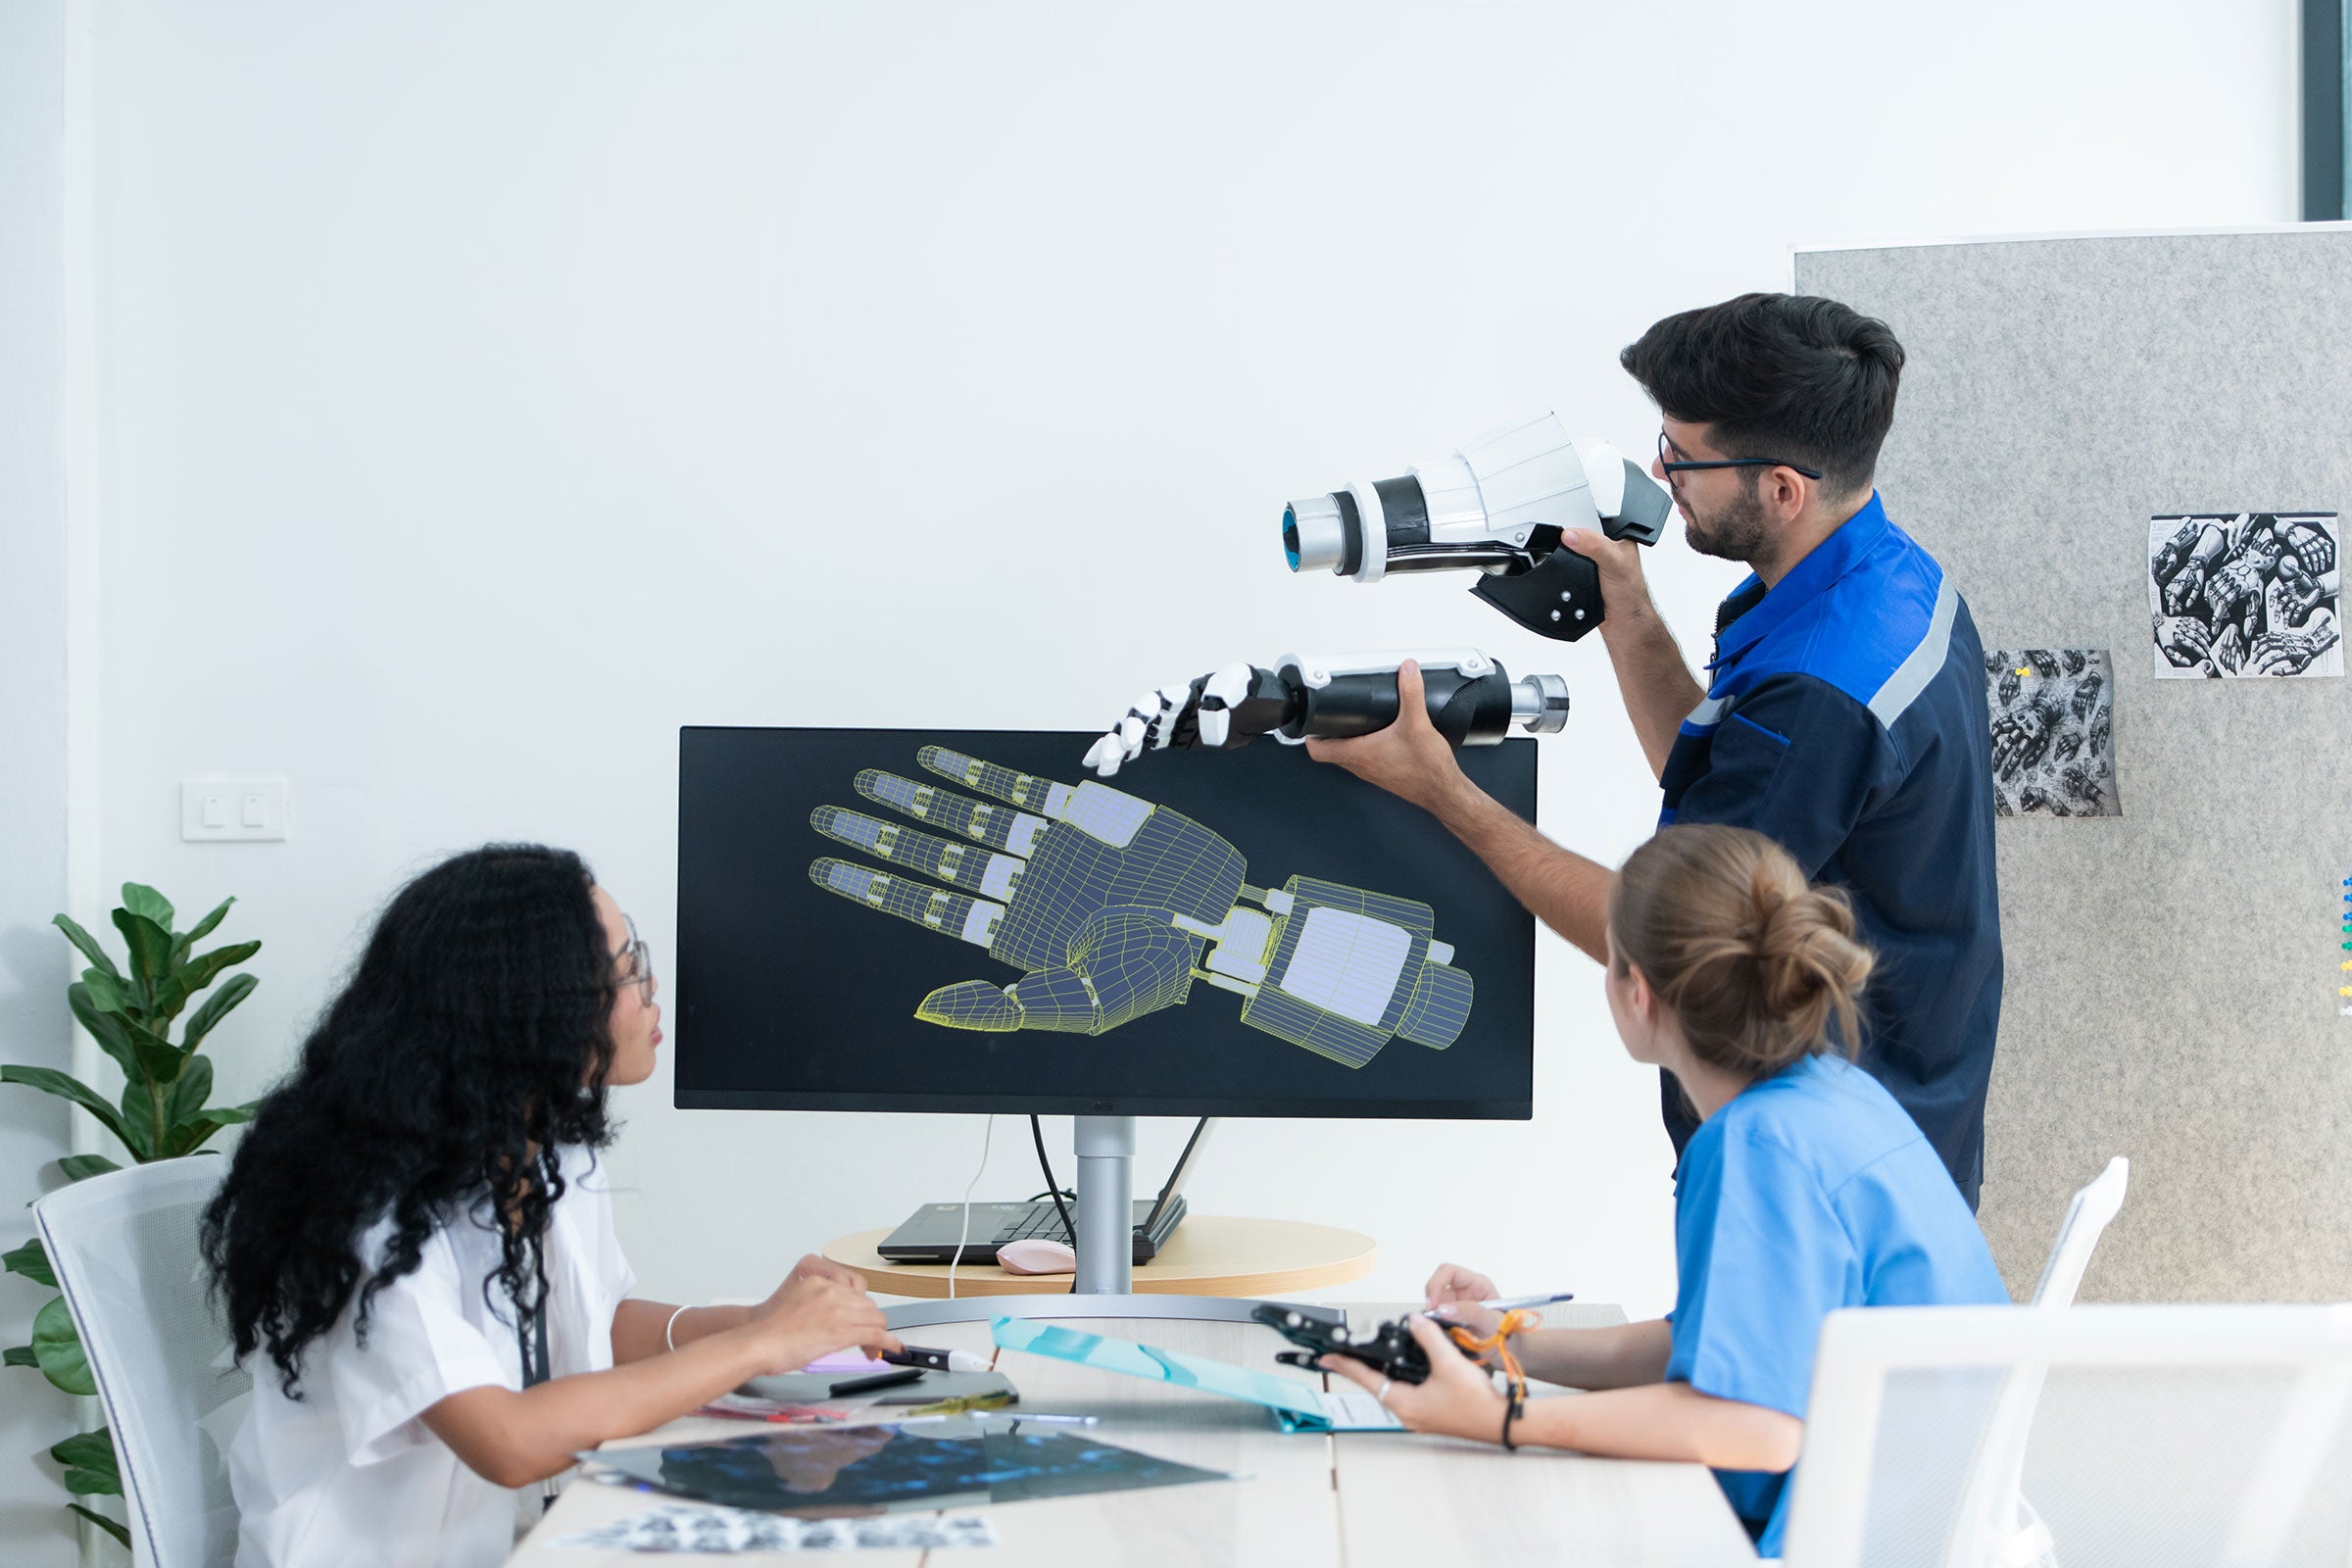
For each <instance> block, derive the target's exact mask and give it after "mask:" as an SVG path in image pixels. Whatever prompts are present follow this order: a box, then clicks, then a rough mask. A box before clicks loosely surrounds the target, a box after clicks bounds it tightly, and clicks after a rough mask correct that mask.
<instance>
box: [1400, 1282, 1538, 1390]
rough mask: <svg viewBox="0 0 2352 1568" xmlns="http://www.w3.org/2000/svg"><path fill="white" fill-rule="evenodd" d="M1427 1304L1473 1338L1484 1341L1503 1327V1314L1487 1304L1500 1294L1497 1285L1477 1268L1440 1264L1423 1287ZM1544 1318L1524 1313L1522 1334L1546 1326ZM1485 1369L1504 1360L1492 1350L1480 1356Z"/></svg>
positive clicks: (1430, 1310) (1442, 1318)
mask: <svg viewBox="0 0 2352 1568" xmlns="http://www.w3.org/2000/svg"><path fill="white" fill-rule="evenodd" d="M1421 1293H1422V1295H1423V1297H1424V1298H1426V1299H1427V1301H1428V1305H1427V1308H1426V1310H1427V1311H1428V1312H1429V1314H1430V1315H1431V1316H1432V1317H1435V1318H1437V1319H1438V1320H1439V1321H1440V1322H1443V1323H1458V1324H1460V1325H1461V1326H1462V1327H1463V1328H1466V1329H1468V1330H1469V1331H1470V1332H1471V1334H1472V1335H1474V1336H1475V1337H1477V1338H1479V1339H1482V1340H1483V1339H1485V1338H1486V1337H1487V1336H1488V1335H1490V1334H1493V1333H1494V1332H1495V1329H1497V1328H1498V1327H1500V1326H1501V1324H1502V1314H1501V1313H1500V1312H1498V1311H1496V1310H1495V1309H1494V1308H1493V1307H1490V1306H1488V1305H1486V1304H1485V1303H1486V1302H1488V1301H1490V1300H1493V1299H1495V1297H1496V1296H1497V1295H1499V1294H1500V1293H1499V1292H1497V1291H1496V1290H1495V1282H1494V1281H1493V1280H1491V1279H1489V1278H1487V1277H1486V1276H1485V1275H1484V1274H1481V1273H1479V1272H1478V1271H1477V1270H1475V1269H1467V1268H1464V1267H1462V1265H1461V1264H1459V1263H1440V1264H1439V1265H1438V1271H1437V1272H1436V1273H1434V1274H1432V1275H1431V1276H1430V1277H1429V1283H1428V1284H1427V1285H1424V1286H1422V1287H1421ZM1543 1322H1544V1320H1543V1318H1542V1317H1541V1316H1540V1315H1538V1314H1536V1313H1533V1312H1529V1313H1525V1314H1523V1316H1522V1318H1521V1327H1522V1331H1523V1332H1524V1330H1526V1329H1532V1328H1540V1327H1542V1326H1543ZM1479 1362H1480V1364H1481V1365H1484V1366H1490V1367H1493V1366H1499V1365H1501V1361H1500V1360H1499V1358H1497V1357H1496V1355H1495V1352H1494V1351H1492V1350H1489V1351H1487V1352H1486V1353H1485V1354H1484V1355H1482V1356H1480V1357H1479Z"/></svg>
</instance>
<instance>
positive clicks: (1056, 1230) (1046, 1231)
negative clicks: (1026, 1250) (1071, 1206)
mask: <svg viewBox="0 0 2352 1568" xmlns="http://www.w3.org/2000/svg"><path fill="white" fill-rule="evenodd" d="M1038 1237H1043V1238H1045V1239H1046V1240H1047V1241H1049V1242H1059V1243H1061V1244H1062V1245H1063V1246H1065V1247H1066V1246H1068V1245H1069V1242H1070V1233H1069V1231H1068V1230H1067V1229H1065V1228H1064V1227H1063V1225H1062V1223H1061V1215H1060V1214H1058V1213H1056V1212H1055V1211H1054V1205H1053V1204H1052V1203H1041V1204H1039V1205H1038V1206H1037V1207H1035V1208H1033V1209H1031V1210H1030V1211H1029V1213H1028V1215H1027V1217H1025V1218H1022V1219H1017V1220H1014V1221H1013V1222H1012V1223H1011V1224H1009V1225H1007V1226H1005V1228H1004V1229H1003V1230H1001V1231H999V1232H997V1245H999V1246H1003V1245H1004V1244H1005V1243H1006V1242H1026V1241H1030V1240H1033V1239H1035V1238H1038Z"/></svg>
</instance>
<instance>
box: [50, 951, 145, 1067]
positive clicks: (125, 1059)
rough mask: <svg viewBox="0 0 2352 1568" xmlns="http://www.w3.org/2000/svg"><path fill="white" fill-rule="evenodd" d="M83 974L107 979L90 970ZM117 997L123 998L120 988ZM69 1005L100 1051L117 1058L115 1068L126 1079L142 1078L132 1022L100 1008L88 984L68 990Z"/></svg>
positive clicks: (84, 982)
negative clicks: (133, 1044)
mask: <svg viewBox="0 0 2352 1568" xmlns="http://www.w3.org/2000/svg"><path fill="white" fill-rule="evenodd" d="M83 973H84V974H86V975H89V976H91V977H93V978H100V979H102V978H104V977H103V976H100V975H99V974H98V971H97V970H95V969H87V970H84V971H83ZM106 984H108V985H110V986H112V985H115V982H114V981H112V980H108V981H106ZM115 995H116V996H117V997H120V996H121V995H122V992H121V990H120V988H118V989H117V990H116V992H115ZM66 1005H67V1006H69V1007H71V1008H73V1016H74V1017H76V1018H78V1019H80V1020H81V1026H82V1027H83V1028H84V1029H87V1030H88V1031H89V1032H90V1038H91V1039H92V1040H95V1041H97V1042H98V1049H99V1050H101V1051H103V1052H105V1053H106V1054H108V1055H110V1056H112V1057H114V1059H115V1065H116V1066H118V1067H120V1068H122V1069H123V1076H124V1077H126V1078H136V1077H137V1076H138V1075H139V1056H138V1053H137V1051H136V1050H134V1049H133V1048H132V1046H131V1043H130V1028H131V1026H130V1024H129V1022H128V1021H127V1020H126V1019H124V1018H123V1016H122V1014H121V1013H120V1012H112V1011H107V1010H105V1009H104V1008H102V1007H101V1006H100V1005H99V1003H98V998H97V995H96V994H95V993H94V992H92V991H91V990H90V981H89V980H83V981H80V982H79V983H77V984H74V985H70V986H68V987H66Z"/></svg>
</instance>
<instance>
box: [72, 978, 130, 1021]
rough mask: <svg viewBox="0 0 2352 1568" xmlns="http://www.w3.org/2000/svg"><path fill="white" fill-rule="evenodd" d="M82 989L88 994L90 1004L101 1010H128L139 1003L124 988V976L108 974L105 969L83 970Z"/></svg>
mask: <svg viewBox="0 0 2352 1568" xmlns="http://www.w3.org/2000/svg"><path fill="white" fill-rule="evenodd" d="M81 984H82V989H83V990H84V991H85V992H86V993H87V994H88V996H89V999H90V1005H91V1006H93V1007H96V1008H97V1009H98V1010H99V1011H100V1012H128V1011H130V1010H131V1009H132V1008H133V1007H134V1006H136V1005H138V1004H137V1003H136V1001H135V1000H134V999H133V998H132V997H131V995H130V993H129V992H127V991H125V990H123V977H122V976H121V975H119V974H108V973H107V972H106V971H105V970H103V969H84V970H82V971H81Z"/></svg>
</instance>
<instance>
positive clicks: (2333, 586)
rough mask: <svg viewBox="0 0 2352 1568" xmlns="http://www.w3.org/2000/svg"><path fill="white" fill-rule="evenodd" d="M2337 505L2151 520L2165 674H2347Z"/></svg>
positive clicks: (2157, 629) (2155, 615)
mask: <svg viewBox="0 0 2352 1568" xmlns="http://www.w3.org/2000/svg"><path fill="white" fill-rule="evenodd" d="M2341 562H2342V538H2341V535H2340V534H2339V532H2338V530H2337V526H2336V515H2335V514H2334V513H2332V512H2238V513H2179V514H2166V515H2159V516H2155V517H2151V518H2150V519H2148V606H2149V618H2150V621H2151V622H2152V624H2153V626H2154V633H2155V648H2156V673H2157V675H2158V676H2159V677H2161V678H2164V679H2167V680H2214V679H2239V678H2244V677H2252V676H2284V675H2341V674H2342V673H2343V672H2344V647H2343V633H2342V626H2341V618H2342V610H2341V594H2342V572H2341V569H2340V565H2341Z"/></svg>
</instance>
